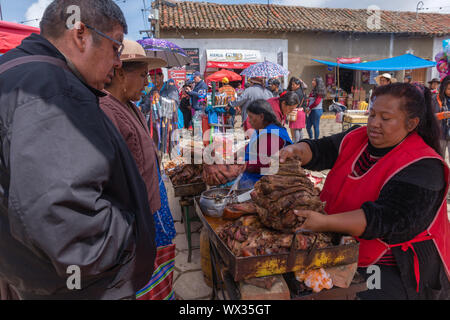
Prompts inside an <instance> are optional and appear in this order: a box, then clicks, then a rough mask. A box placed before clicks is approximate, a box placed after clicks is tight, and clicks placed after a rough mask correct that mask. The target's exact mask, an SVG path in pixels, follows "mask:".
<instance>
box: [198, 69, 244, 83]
mask: <svg viewBox="0 0 450 320" xmlns="http://www.w3.org/2000/svg"><path fill="white" fill-rule="evenodd" d="M223 78H228V80H229V81H241V80H242V77H241V76H240V75H238V74H237V73H235V72H233V71H230V70H226V69H222V70H220V71H217V72H214V73H213V74H212V75H210V76H209V77H208V78H206V81H207V82H210V81H215V82H220V81H222V79H223Z"/></svg>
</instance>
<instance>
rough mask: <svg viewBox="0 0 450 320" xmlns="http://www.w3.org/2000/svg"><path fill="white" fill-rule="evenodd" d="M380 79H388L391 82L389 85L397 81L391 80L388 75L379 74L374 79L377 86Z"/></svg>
mask: <svg viewBox="0 0 450 320" xmlns="http://www.w3.org/2000/svg"><path fill="white" fill-rule="evenodd" d="M381 78H386V79H389V80H391V83H396V82H397V79H395V78H393V77H392V76H391V74H390V73H383V74H380V75H379V76H377V77H375V82H376V83H377V84H378V85H380V79H381Z"/></svg>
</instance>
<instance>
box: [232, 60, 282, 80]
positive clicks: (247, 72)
mask: <svg viewBox="0 0 450 320" xmlns="http://www.w3.org/2000/svg"><path fill="white" fill-rule="evenodd" d="M241 75H243V76H246V77H247V78H256V77H263V78H268V79H271V78H277V77H283V76H287V75H289V71H288V70H287V69H285V68H283V67H282V66H280V65H279V64H276V63H273V62H270V61H264V62H260V63H256V64H254V65H251V66H250V67H248V68H247V69H244V70H243V71H242V72H241Z"/></svg>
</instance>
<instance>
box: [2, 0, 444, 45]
mask: <svg viewBox="0 0 450 320" xmlns="http://www.w3.org/2000/svg"><path fill="white" fill-rule="evenodd" d="M51 1H52V0H0V4H1V7H2V12H3V19H4V20H7V21H13V22H19V23H21V22H23V21H26V20H32V21H28V22H25V23H26V24H29V25H34V26H38V24H39V21H38V20H39V19H40V18H41V17H42V14H43V12H44V9H45V8H46V7H47V5H48V4H49V3H50V2H51ZM144 1H145V5H146V6H147V7H150V0H144ZM144 1H143V0H116V2H117V3H118V5H119V6H120V7H121V8H122V10H123V12H124V14H125V17H126V19H127V23H128V25H129V33H128V36H127V37H128V38H130V39H134V40H137V39H140V38H141V37H142V34H140V33H139V31H140V30H145V29H147V28H148V22H147V21H146V18H144V17H143V12H142V9H143V8H144ZM267 1H268V0H247V1H245V0H209V1H208V2H216V3H221V4H242V3H263V4H267ZM269 1H270V3H271V4H281V5H298V6H306V7H321V8H350V9H367V8H368V7H369V6H371V5H376V6H378V7H379V8H380V9H382V10H403V11H414V12H415V11H416V6H417V3H418V2H419V1H416V0H339V1H336V0H269ZM422 2H423V3H424V5H423V10H421V11H420V12H441V13H450V1H449V0H423V1H422ZM147 15H148V13H146V16H147Z"/></svg>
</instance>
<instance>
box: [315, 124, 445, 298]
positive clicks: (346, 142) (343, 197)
mask: <svg viewBox="0 0 450 320" xmlns="http://www.w3.org/2000/svg"><path fill="white" fill-rule="evenodd" d="M367 145H368V137H367V127H362V128H358V129H356V130H354V131H352V132H351V133H349V134H348V135H347V136H345V138H344V139H343V140H342V143H341V146H340V149H339V156H338V158H337V161H336V163H335V165H334V166H333V169H332V170H331V171H330V173H329V174H328V176H327V179H326V181H325V185H324V187H323V190H322V193H321V195H320V199H321V200H322V201H324V202H326V205H325V211H326V212H327V213H328V214H335V213H342V212H347V211H353V210H357V209H360V208H361V206H362V204H363V203H364V202H367V201H375V200H377V199H378V197H379V194H380V191H381V189H382V188H383V186H384V185H385V184H386V183H387V182H388V181H389V180H390V179H391V178H392V177H393V176H394V175H396V174H397V173H398V172H400V171H401V170H403V169H404V168H406V167H407V166H409V165H411V164H413V163H414V162H417V161H419V160H422V159H425V158H435V159H439V160H441V161H442V163H443V164H444V168H445V178H446V179H445V181H446V193H445V194H447V191H448V187H449V185H448V181H449V168H448V166H447V164H446V163H445V161H444V160H443V159H442V158H441V157H440V156H439V155H438V154H437V153H436V152H435V151H434V150H433V149H432V148H431V147H429V146H428V145H427V144H426V143H425V142H424V141H423V139H422V138H421V137H420V136H419V135H418V134H417V133H412V134H410V135H409V136H408V137H407V138H406V139H405V140H403V141H402V142H401V143H400V144H399V145H398V146H397V147H395V148H394V149H393V150H391V151H390V152H389V153H388V154H386V155H385V156H384V157H382V158H381V159H380V160H378V161H377V163H375V165H374V166H372V168H370V169H369V170H368V171H367V172H366V173H365V174H364V175H363V176H361V177H352V176H351V173H352V172H353V169H354V166H355V164H356V162H357V161H358V159H359V157H360V156H361V154H362V153H363V151H364V150H365V149H366V148H367ZM446 200H447V199H446V197H444V199H443V201H442V204H441V206H440V208H439V210H438V212H437V213H436V216H435V218H434V220H433V222H432V223H431V224H430V226H429V227H428V229H427V230H424V231H423V232H422V233H421V234H419V235H418V236H416V237H415V238H414V239H411V240H410V241H408V242H404V243H399V244H394V245H388V244H387V243H385V242H384V241H382V240H381V239H374V240H364V239H359V238H357V239H358V241H359V242H360V247H359V258H358V265H359V266H360V267H367V266H369V265H372V264H375V263H377V262H378V260H379V259H380V258H381V257H382V256H383V255H384V254H385V253H386V252H387V250H389V248H392V247H397V246H401V247H402V249H403V251H407V250H408V249H411V250H412V251H413V253H414V273H415V276H416V281H417V291H418V290H419V281H420V273H419V261H418V258H417V254H416V252H415V251H414V247H413V246H412V244H413V243H415V242H420V241H425V240H430V239H432V240H433V242H434V244H435V246H436V248H437V250H438V252H439V255H440V257H441V260H442V262H443V264H444V266H445V270H446V273H447V276H448V277H449V279H450V272H449V270H450V241H449V239H450V223H449V220H448V217H447V201H446Z"/></svg>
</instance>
